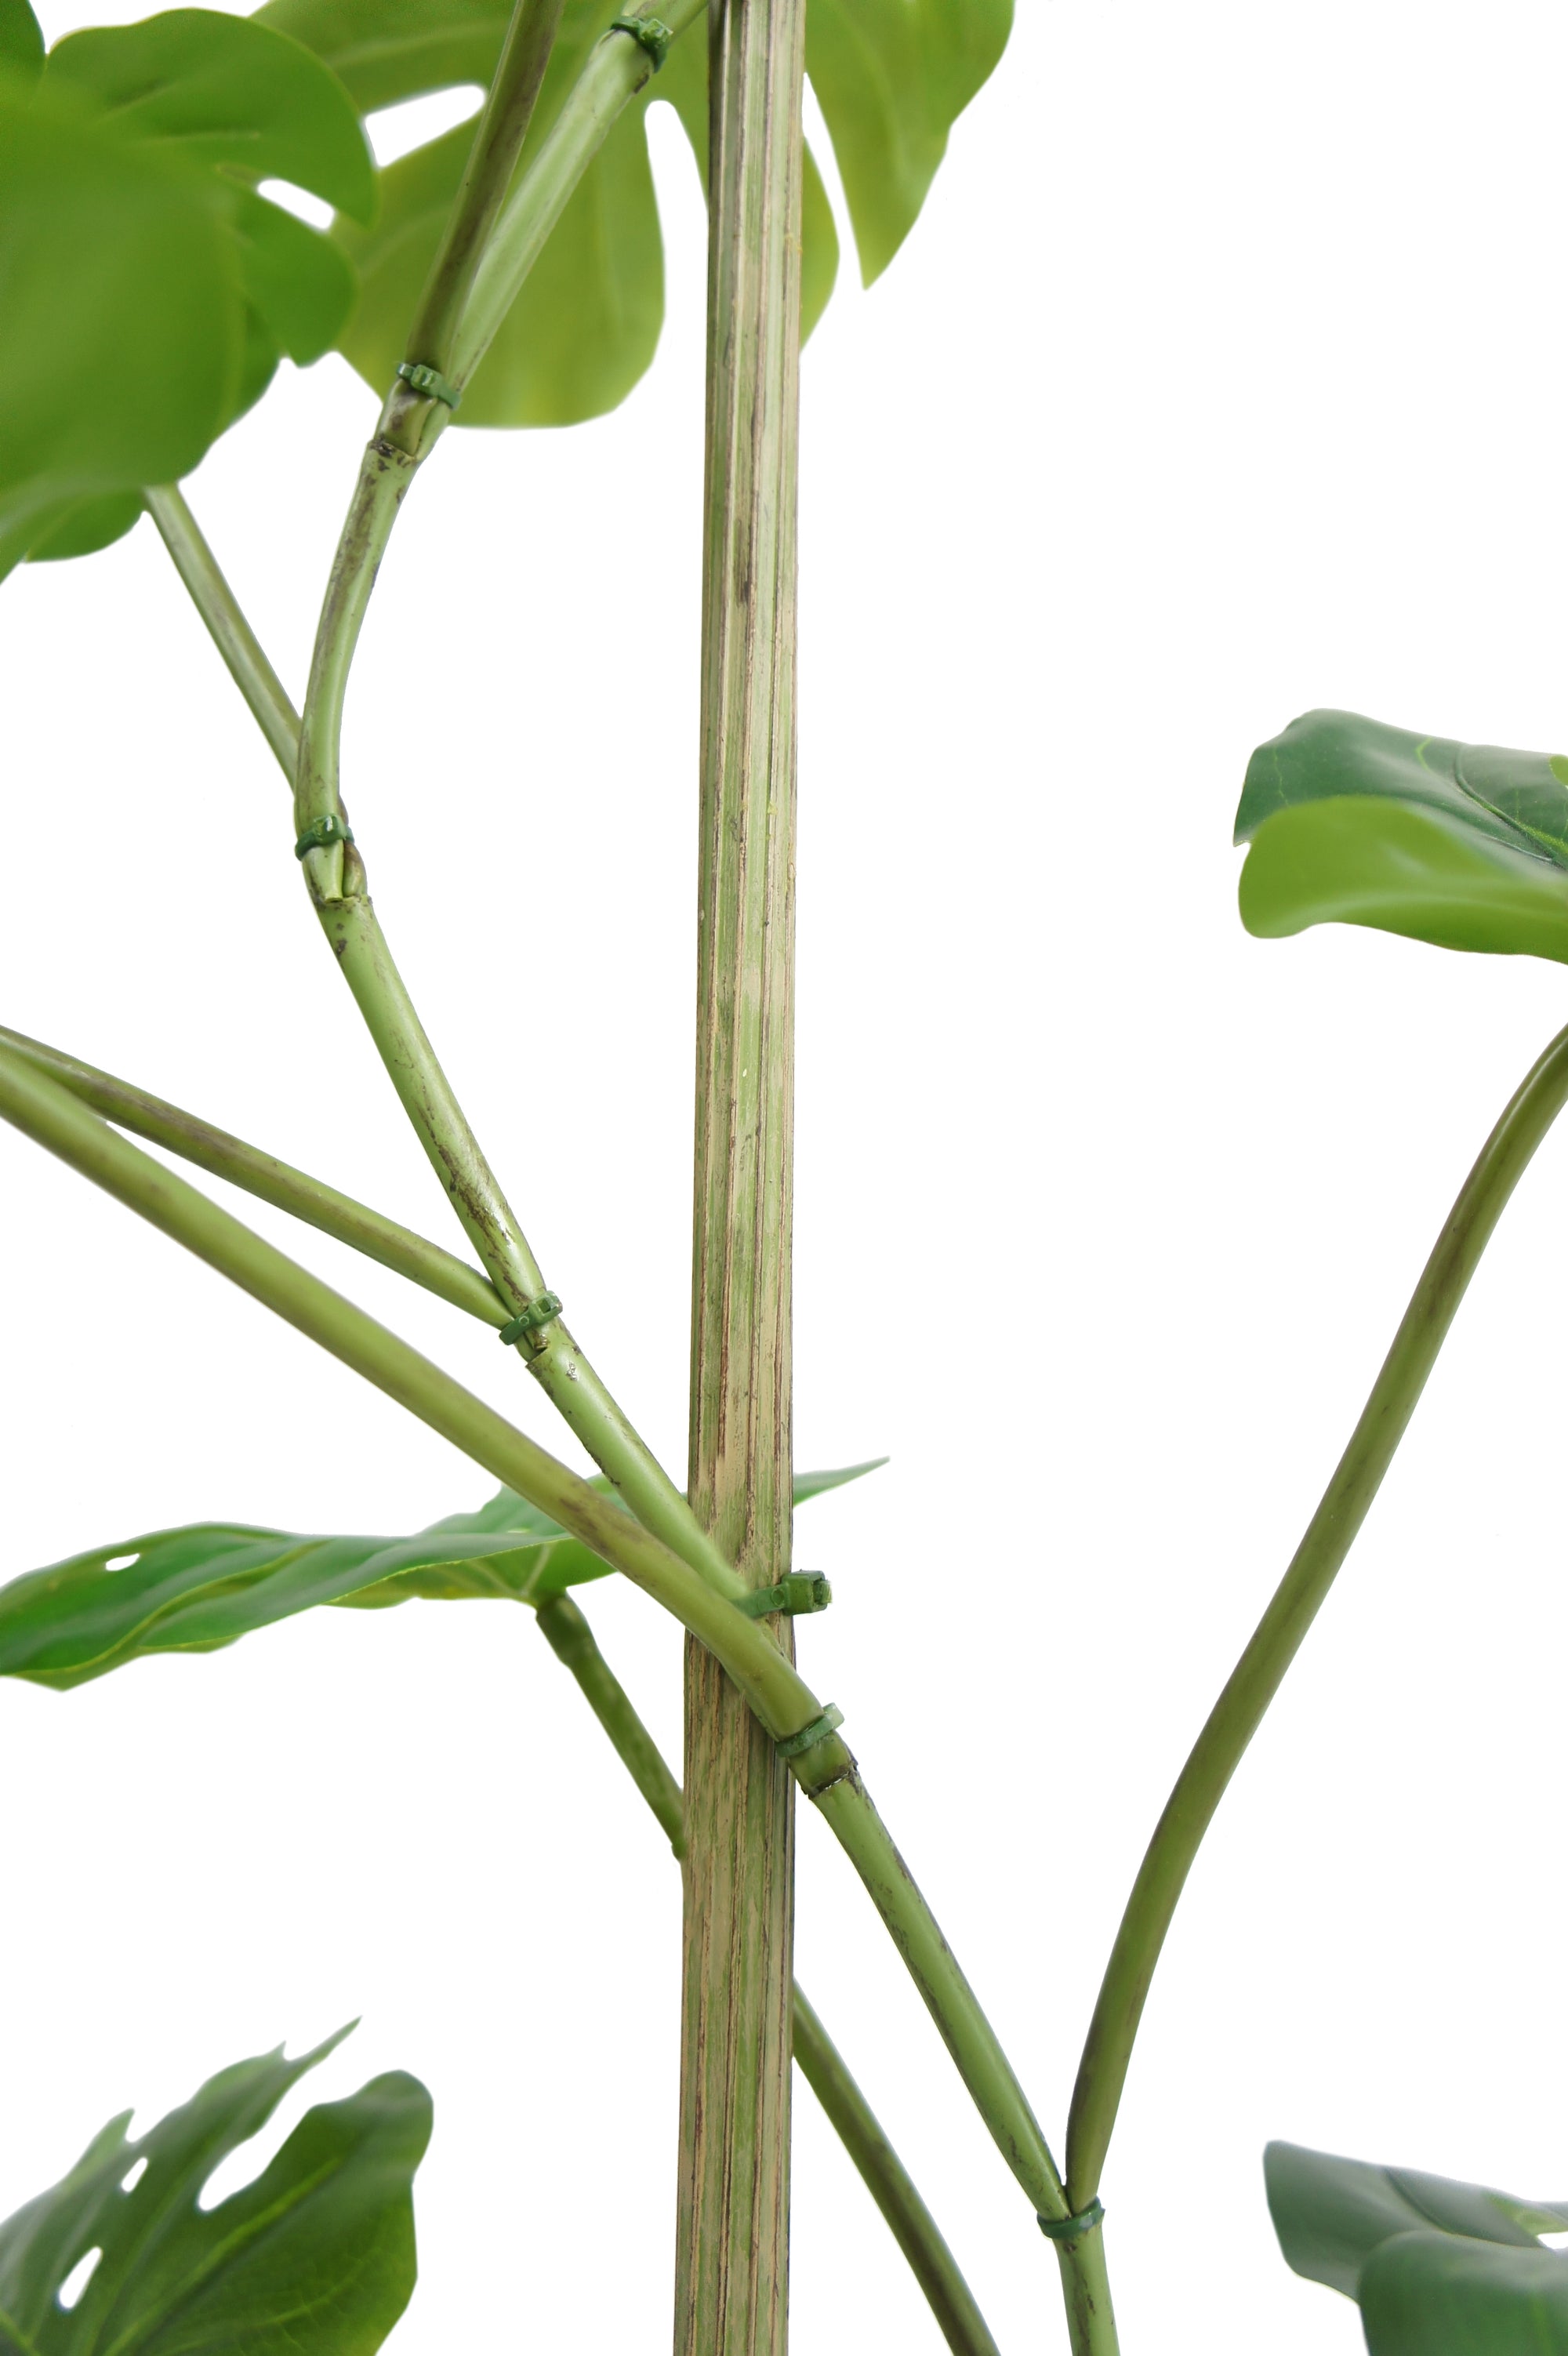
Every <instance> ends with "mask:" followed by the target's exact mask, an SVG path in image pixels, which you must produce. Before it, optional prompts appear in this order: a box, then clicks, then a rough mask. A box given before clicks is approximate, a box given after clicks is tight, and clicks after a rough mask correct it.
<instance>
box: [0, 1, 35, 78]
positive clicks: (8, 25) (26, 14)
mask: <svg viewBox="0 0 1568 2356" xmlns="http://www.w3.org/2000/svg"><path fill="white" fill-rule="evenodd" d="M43 64H44V36H43V30H42V27H40V26H39V23H38V18H37V17H36V16H34V14H33V12H32V10H31V8H29V7H28V5H27V0H0V66H3V67H6V68H8V69H9V70H10V71H11V72H12V73H14V74H17V75H19V76H21V77H22V79H23V80H27V81H32V80H35V79H36V78H37V77H38V74H40V73H41V72H42V71H43Z"/></svg>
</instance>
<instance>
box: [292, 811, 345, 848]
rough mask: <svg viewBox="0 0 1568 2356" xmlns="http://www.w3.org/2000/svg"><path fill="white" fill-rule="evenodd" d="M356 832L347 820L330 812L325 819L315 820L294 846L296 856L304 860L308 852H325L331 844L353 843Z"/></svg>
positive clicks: (312, 820)
mask: <svg viewBox="0 0 1568 2356" xmlns="http://www.w3.org/2000/svg"><path fill="white" fill-rule="evenodd" d="M353 840H354V830H353V828H352V827H351V826H350V825H349V821H348V819H341V818H338V816H337V814H336V813H335V812H334V811H332V810H328V813H327V815H326V817H325V818H313V819H311V821H310V824H309V825H308V826H307V827H306V830H305V832H304V833H303V834H302V835H301V836H300V838H299V841H297V842H296V843H295V846H294V855H295V858H296V859H303V858H304V857H305V856H306V852H307V851H325V850H326V848H327V846H328V843H329V842H352V841H353Z"/></svg>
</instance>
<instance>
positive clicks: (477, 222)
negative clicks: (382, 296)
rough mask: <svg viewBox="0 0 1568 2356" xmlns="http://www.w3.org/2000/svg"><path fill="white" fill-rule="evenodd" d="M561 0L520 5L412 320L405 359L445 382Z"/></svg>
mask: <svg viewBox="0 0 1568 2356" xmlns="http://www.w3.org/2000/svg"><path fill="white" fill-rule="evenodd" d="M561 7H562V0H516V5H515V6H514V7H513V9H512V12H511V21H510V24H509V25H508V27H507V31H506V38H505V40H504V41H503V43H502V45H501V53H500V56H499V59H498V60H497V63H496V70H495V73H494V74H493V76H492V77H491V80H490V87H489V92H488V94H487V96H486V99H485V103H484V108H483V110H482V112H481V113H480V115H479V121H478V128H477V129H476V131H475V134H474V144H473V145H472V147H471V148H470V149H469V151H468V160H467V164H466V165H465V166H464V169H463V178H462V183H461V186H460V187H458V190H457V194H456V199H455V201H454V203H453V207H452V210H451V212H450V214H449V215H448V217H447V221H446V231H445V233H444V235H443V237H442V240H441V244H440V248H439V250H438V252H437V253H436V256H435V261H434V262H433V263H432V264H431V268H430V275H429V277H428V278H427V279H426V281H425V284H424V293H423V295H421V296H420V298H419V308H418V310H417V311H416V312H415V313H414V315H413V326H412V327H411V328H410V329H409V334H408V342H407V345H406V346H405V348H404V351H403V358H404V359H408V360H415V361H417V360H424V361H425V362H426V363H427V364H428V365H429V366H431V367H433V368H436V369H440V371H441V372H442V374H443V375H446V373H447V372H448V370H449V369H450V367H451V362H452V341H453V337H454V335H455V334H456V327H457V321H458V319H459V317H460V316H461V315H462V311H463V306H464V305H465V304H466V303H467V299H468V294H469V290H470V289H471V287H472V285H473V283H474V273H475V271H476V270H477V269H478V266H479V260H480V256H481V255H482V254H483V252H484V250H485V247H486V245H487V243H488V242H489V235H490V231H491V230H493V229H494V227H495V223H496V216H497V214H498V213H499V211H500V209H501V205H502V202H503V201H504V199H505V197H506V192H507V189H508V187H510V182H511V176H512V173H513V172H514V171H515V169H516V168H517V159H518V157H519V156H520V155H521V153H522V143H523V141H524V139H525V138H526V137H527V135H528V126H529V124H530V123H531V122H532V119H533V108H534V102H535V101H536V100H537V99H538V96H539V88H540V84H541V83H542V81H543V80H544V69H545V67H546V66H547V65H548V64H549V62H550V52H551V50H552V49H553V47H554V45H555V34H556V30H557V28H558V27H559V25H560V22H561Z"/></svg>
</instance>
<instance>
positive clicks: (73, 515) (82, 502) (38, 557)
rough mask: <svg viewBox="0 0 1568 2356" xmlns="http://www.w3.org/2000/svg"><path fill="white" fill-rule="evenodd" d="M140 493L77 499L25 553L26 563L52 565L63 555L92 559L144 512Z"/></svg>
mask: <svg viewBox="0 0 1568 2356" xmlns="http://www.w3.org/2000/svg"><path fill="white" fill-rule="evenodd" d="M143 504H144V503H143V499H142V495H141V493H140V491H110V492H107V493H106V494H105V495H104V497H103V498H97V499H78V500H77V502H76V503H75V505H74V506H73V507H70V508H68V509H66V510H65V512H64V514H63V515H62V516H61V517H60V518H59V521H58V522H57V523H56V524H54V525H53V527H52V528H51V529H50V530H48V531H47V532H46V533H45V534H44V536H43V538H42V539H41V540H35V541H33V543H32V545H31V547H30V548H29V549H28V551H27V562H28V563H29V564H52V563H55V562H58V561H59V559H60V558H61V557H66V556H93V555H96V553H97V552H98V551H99V549H101V548H108V547H109V546H110V545H111V544H112V543H113V541H117V540H124V537H125V534H126V533H127V532H128V531H129V530H131V529H132V527H133V525H134V524H135V523H136V522H137V520H138V519H139V518H140V516H141V514H142V509H143Z"/></svg>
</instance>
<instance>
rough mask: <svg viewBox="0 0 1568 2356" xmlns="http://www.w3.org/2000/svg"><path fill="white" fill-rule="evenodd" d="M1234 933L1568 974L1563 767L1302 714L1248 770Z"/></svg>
mask: <svg viewBox="0 0 1568 2356" xmlns="http://www.w3.org/2000/svg"><path fill="white" fill-rule="evenodd" d="M1236 840H1237V841H1238V842H1250V843H1251V850H1250V851H1249V853H1248V857H1247V862H1246V864H1245V866H1244V867H1243V869H1242V871H1241V881H1240V906H1241V921H1242V923H1243V924H1244V925H1245V926H1246V927H1247V930H1248V931H1249V932H1250V933H1254V934H1257V935H1259V936H1260V937H1263V938H1267V939H1275V938H1278V937H1282V936H1283V935H1285V934H1289V933H1298V932H1301V931H1303V930H1304V929H1305V927H1306V926H1308V925H1317V924H1330V923H1337V924H1349V925H1370V926H1376V927H1378V928H1379V929H1380V930H1381V931H1384V932H1391V933H1402V934H1404V935H1406V936H1407V937H1410V938H1412V939H1415V940H1423V941H1432V942H1435V943H1436V944H1437V945H1438V946H1439V947H1440V948H1455V949H1475V950H1483V951H1489V952H1492V953H1497V954H1515V955H1524V956H1531V957H1544V958H1555V959H1558V960H1559V961H1568V762H1564V761H1563V759H1562V758H1561V757H1560V756H1559V757H1555V758H1554V757H1551V756H1549V755H1546V754H1544V753H1516V752H1509V751H1506V750H1504V749H1503V748H1501V747H1499V746H1498V745H1491V744H1481V745H1477V744H1457V743H1455V742H1454V741H1453V740H1451V739H1449V738H1447V737H1434V736H1419V735H1416V734H1412V733H1411V732H1409V731H1407V730H1404V729H1399V728H1387V727H1384V726H1383V725H1382V724H1381V723H1379V722H1377V721H1374V720H1364V719H1361V718H1359V716H1358V715H1357V714H1356V713H1354V712H1307V713H1306V714H1305V716H1304V717H1303V718H1302V719H1300V720H1295V721H1293V722H1292V723H1291V725H1290V726H1289V727H1288V728H1287V729H1285V730H1284V732H1283V734H1281V735H1279V736H1276V737H1275V738H1273V741H1272V742H1271V743H1270V744H1262V745H1260V746H1259V748H1258V750H1257V752H1255V753H1254V754H1253V755H1252V758H1251V762H1250V763H1249V765H1248V768H1247V776H1246V782H1245V784H1244V786H1243V787H1242V792H1241V802H1240V809H1239V810H1238V812H1237V816H1236Z"/></svg>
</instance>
